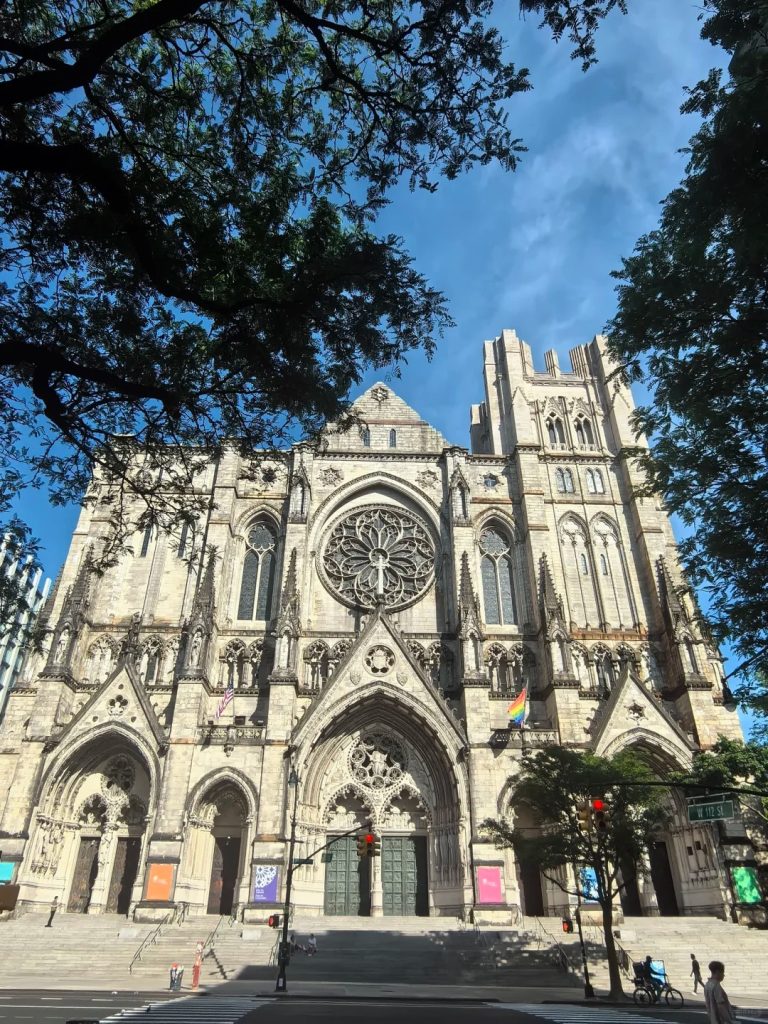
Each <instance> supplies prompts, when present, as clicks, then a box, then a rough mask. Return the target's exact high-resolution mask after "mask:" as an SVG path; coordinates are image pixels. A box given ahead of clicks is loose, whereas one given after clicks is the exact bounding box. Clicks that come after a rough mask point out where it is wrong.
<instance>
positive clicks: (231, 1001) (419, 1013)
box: [0, 990, 748, 1024]
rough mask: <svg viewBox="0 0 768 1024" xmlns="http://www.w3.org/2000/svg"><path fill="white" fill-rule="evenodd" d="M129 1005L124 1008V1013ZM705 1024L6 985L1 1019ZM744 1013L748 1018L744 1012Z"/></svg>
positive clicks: (605, 1014)
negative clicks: (40, 989)
mask: <svg viewBox="0 0 768 1024" xmlns="http://www.w3.org/2000/svg"><path fill="white" fill-rule="evenodd" d="M121 1011H122V1013H121ZM118 1019H119V1020H120V1022H121V1024H130V1022H131V1021H135V1022H136V1024H139V1022H142V1024H293V1022H296V1024H299V1022H302V1024H303V1022H305V1021H317V1022H328V1024H331V1022H335V1021H350V1022H352V1021H356V1022H357V1024H360V1021H365V1024H390V1022H396V1024H705V1021H706V1017H705V1015H704V1013H703V1012H702V1011H701V1010H666V1009H656V1008H654V1007H649V1008H647V1009H646V1008H637V1007H634V1006H632V1005H628V1006H627V1007H626V1009H625V1008H623V1007H622V1008H618V1007H613V1006H604V1005H600V1004H598V1005H595V1004H592V1005H581V1004H570V1005H569V1004H547V1003H536V1004H519V1003H515V1004H511V1003H490V1002H474V1003H471V1002H464V1003H457V1002H446V1001H443V1002H441V1001H437V1000H435V1001H429V1000H413V1001H412V1002H407V1001H403V1000H399V1001H392V1000H379V999H365V1000H363V999H310V998H306V999H305V998H297V997H295V996H294V997H291V996H288V997H281V998H273V997H270V996H265V997H264V998H258V997H257V996H245V995H243V996H217V995H216V994H215V992H214V993H212V994H210V995H207V996H191V997H190V996H187V997H183V998H178V997H177V998H169V997H168V996H158V998H157V999H156V1000H154V1001H153V1002H152V1004H151V1005H150V1006H148V1003H147V997H146V996H142V995H139V994H137V993H121V994H115V995H110V994H109V993H106V992H63V991H59V992H42V993H30V992H28V991H25V992H24V991H15V992H11V991H9V990H5V991H3V992H0V1024H6V1022H8V1024H11V1022H13V1021H19V1022H29V1024H43V1022H45V1024H69V1022H81V1021H89V1022H91V1021H92V1022H96V1021H99V1022H107V1024H115V1021H117V1020H118ZM743 1019H744V1020H748V1018H747V1017H746V1016H745V1017H744V1018H743Z"/></svg>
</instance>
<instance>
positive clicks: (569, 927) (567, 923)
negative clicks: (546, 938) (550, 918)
mask: <svg viewBox="0 0 768 1024" xmlns="http://www.w3.org/2000/svg"><path fill="white" fill-rule="evenodd" d="M563 931H564V932H565V934H566V935H571V934H572V933H573V921H572V920H571V919H570V917H564V918H563Z"/></svg>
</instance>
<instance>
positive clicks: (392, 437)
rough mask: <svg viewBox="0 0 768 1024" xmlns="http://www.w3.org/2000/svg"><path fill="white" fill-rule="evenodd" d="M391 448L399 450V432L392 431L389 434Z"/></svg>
mask: <svg viewBox="0 0 768 1024" xmlns="http://www.w3.org/2000/svg"><path fill="white" fill-rule="evenodd" d="M389 447H390V448H397V431H396V430H390V432H389Z"/></svg>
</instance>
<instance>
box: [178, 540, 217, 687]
mask: <svg viewBox="0 0 768 1024" xmlns="http://www.w3.org/2000/svg"><path fill="white" fill-rule="evenodd" d="M209 550H210V553H209V555H208V563H207V565H206V567H205V569H204V571H203V575H202V577H201V579H200V582H199V584H198V587H197V591H196V593H195V598H194V601H193V602H192V610H191V612H190V615H189V618H188V619H187V621H186V623H185V626H184V633H185V634H186V638H187V642H186V647H185V651H184V667H183V671H182V674H183V675H186V676H190V675H191V676H196V675H205V669H206V665H207V664H208V651H209V648H210V643H211V634H212V633H213V626H214V613H215V610H216V587H215V582H214V580H215V573H216V548H215V547H212V548H210V549H209Z"/></svg>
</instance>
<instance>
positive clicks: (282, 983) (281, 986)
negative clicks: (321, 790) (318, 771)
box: [275, 765, 299, 992]
mask: <svg viewBox="0 0 768 1024" xmlns="http://www.w3.org/2000/svg"><path fill="white" fill-rule="evenodd" d="M288 785H289V786H290V787H292V788H293V812H292V814H291V838H290V842H289V844H288V874H287V875H286V876H285V906H284V907H283V936H282V938H281V940H280V949H279V952H278V954H277V963H278V967H279V970H278V973H277V981H276V982H275V992H287V991H288V982H287V978H286V976H285V969H286V967H287V966H288V964H289V963H290V962H291V951H290V947H289V944H288V915H289V913H290V910H291V884H292V882H293V851H294V847H295V846H296V807H297V805H298V802H299V776H298V775H297V774H296V769H295V768H294V767H293V765H291V770H290V772H289V774H288Z"/></svg>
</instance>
